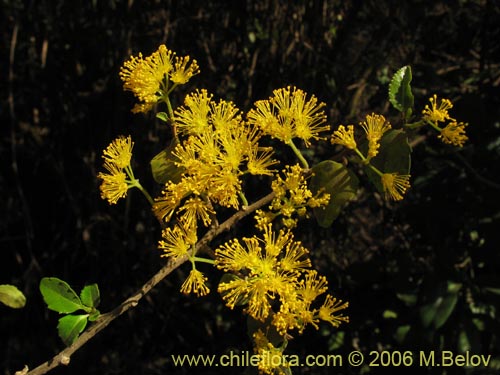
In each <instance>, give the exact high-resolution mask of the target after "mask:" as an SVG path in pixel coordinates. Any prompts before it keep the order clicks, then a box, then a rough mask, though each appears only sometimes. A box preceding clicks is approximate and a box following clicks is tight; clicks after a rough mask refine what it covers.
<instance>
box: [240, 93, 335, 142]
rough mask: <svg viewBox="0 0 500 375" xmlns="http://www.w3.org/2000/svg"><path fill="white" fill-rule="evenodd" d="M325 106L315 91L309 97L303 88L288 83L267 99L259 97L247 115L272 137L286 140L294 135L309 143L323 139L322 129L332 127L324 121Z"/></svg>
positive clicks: (249, 119)
mask: <svg viewBox="0 0 500 375" xmlns="http://www.w3.org/2000/svg"><path fill="white" fill-rule="evenodd" d="M324 106H325V103H320V102H318V99H317V98H316V97H315V96H314V95H312V96H311V98H310V99H309V100H307V99H306V93H305V92H304V91H302V90H300V89H297V88H295V87H290V86H289V87H286V88H281V89H277V90H274V91H273V96H272V97H270V98H269V99H267V100H260V101H257V102H256V103H255V108H254V109H251V110H250V111H249V112H248V115H247V118H248V121H249V122H250V123H251V124H254V125H257V126H258V127H259V128H260V129H261V130H262V131H263V132H264V133H265V134H267V135H270V136H271V137H273V138H277V139H279V140H281V141H283V142H285V143H287V144H289V143H290V142H292V139H293V138H300V139H302V140H303V141H304V142H305V145H306V146H309V145H310V140H311V139H320V138H321V137H320V136H319V133H321V132H322V131H328V130H329V129H330V126H329V125H323V124H324V123H325V122H326V114H325V112H324V111H323V110H322V108H323V107H324Z"/></svg>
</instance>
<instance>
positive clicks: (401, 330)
mask: <svg viewBox="0 0 500 375" xmlns="http://www.w3.org/2000/svg"><path fill="white" fill-rule="evenodd" d="M410 329H411V326H410V325H409V324H407V325H403V326H399V327H398V328H397V329H396V333H395V334H394V339H395V340H396V341H397V342H398V343H399V344H401V343H402V342H403V341H404V340H405V338H406V336H407V335H408V332H410Z"/></svg>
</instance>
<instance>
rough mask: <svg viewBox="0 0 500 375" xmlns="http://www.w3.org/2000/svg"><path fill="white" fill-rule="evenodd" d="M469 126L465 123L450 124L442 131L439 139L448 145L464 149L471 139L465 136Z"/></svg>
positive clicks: (453, 122) (454, 122)
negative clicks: (466, 128)
mask: <svg viewBox="0 0 500 375" xmlns="http://www.w3.org/2000/svg"><path fill="white" fill-rule="evenodd" d="M467 125H468V124H465V123H463V122H459V123H457V122H456V121H452V122H450V123H449V124H448V125H446V127H445V128H443V129H441V134H440V135H438V138H439V139H441V140H442V141H443V142H444V143H446V144H451V145H454V146H459V147H462V146H463V145H464V143H465V142H466V141H467V139H469V138H468V137H467V135H466V134H465V127H466V126H467Z"/></svg>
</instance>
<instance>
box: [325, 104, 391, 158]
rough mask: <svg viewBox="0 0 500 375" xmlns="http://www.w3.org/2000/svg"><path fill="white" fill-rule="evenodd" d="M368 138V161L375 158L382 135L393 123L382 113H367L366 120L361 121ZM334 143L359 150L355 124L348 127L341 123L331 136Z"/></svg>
mask: <svg viewBox="0 0 500 375" xmlns="http://www.w3.org/2000/svg"><path fill="white" fill-rule="evenodd" d="M360 126H361V127H362V128H363V130H364V131H365V134H366V139H367V140H368V153H367V155H366V161H369V160H370V159H372V158H374V157H375V156H377V154H378V149H379V148H380V139H381V138H382V136H383V135H384V134H385V132H387V131H388V130H390V129H391V124H390V123H389V121H387V120H386V119H385V117H384V116H382V115H377V114H375V113H372V114H371V115H366V120H365V121H363V122H360ZM331 142H332V144H338V145H342V146H344V147H347V148H349V149H351V150H357V147H358V146H357V143H356V140H355V138H354V126H353V125H348V126H347V129H346V127H345V126H344V125H339V127H338V129H337V130H335V131H334V132H333V135H332V138H331Z"/></svg>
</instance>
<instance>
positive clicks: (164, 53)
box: [120, 44, 199, 113]
mask: <svg viewBox="0 0 500 375" xmlns="http://www.w3.org/2000/svg"><path fill="white" fill-rule="evenodd" d="M188 63H189V56H185V57H175V53H174V52H172V51H170V50H169V49H167V47H165V45H163V44H162V45H161V46H160V47H159V48H158V50H157V51H155V52H153V53H152V54H151V55H150V56H147V57H146V58H143V56H142V54H141V53H139V55H138V56H131V57H130V59H129V60H128V61H126V62H125V63H124V64H123V66H122V68H121V69H120V78H121V80H122V81H123V89H124V90H126V91H131V92H132V93H133V94H134V96H135V97H137V99H138V100H139V103H138V104H136V105H135V107H134V108H133V109H132V112H134V113H137V112H147V111H149V110H151V109H152V108H153V106H154V105H155V104H156V103H157V102H158V101H159V100H160V99H161V98H162V97H165V96H166V95H168V94H169V92H170V91H171V90H172V88H173V86H171V85H170V81H172V82H173V83H174V85H178V84H184V83H186V82H187V81H188V80H189V79H190V78H191V77H192V76H193V75H195V74H198V73H199V69H198V64H197V62H196V60H193V61H192V63H191V65H189V66H188Z"/></svg>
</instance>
